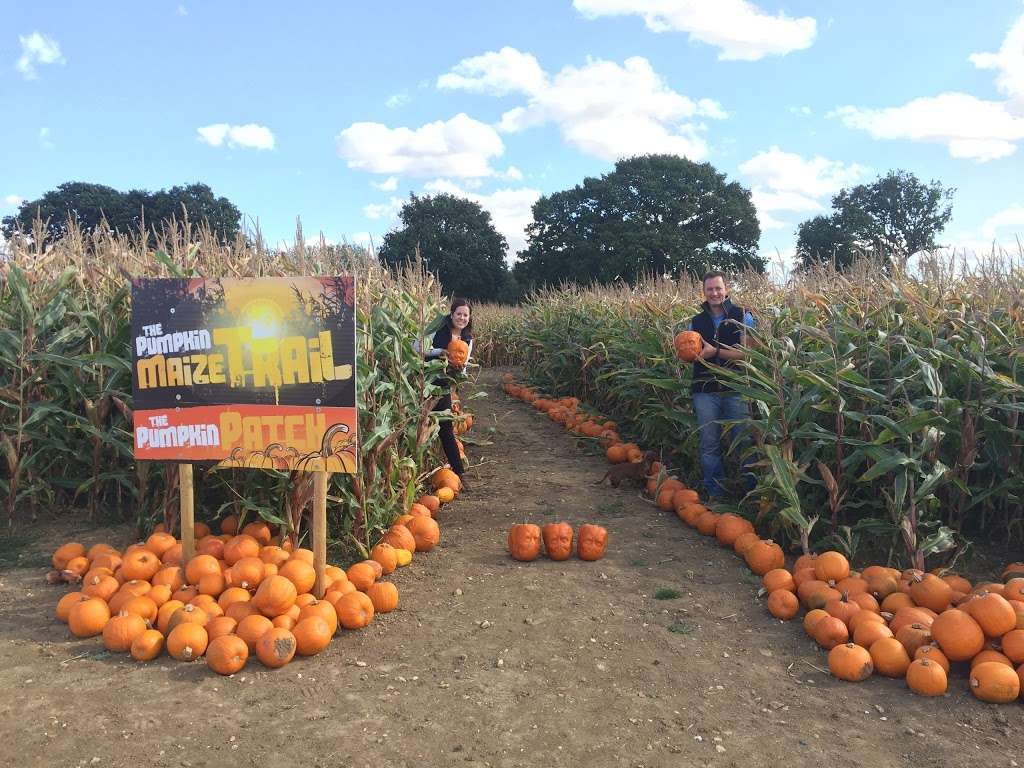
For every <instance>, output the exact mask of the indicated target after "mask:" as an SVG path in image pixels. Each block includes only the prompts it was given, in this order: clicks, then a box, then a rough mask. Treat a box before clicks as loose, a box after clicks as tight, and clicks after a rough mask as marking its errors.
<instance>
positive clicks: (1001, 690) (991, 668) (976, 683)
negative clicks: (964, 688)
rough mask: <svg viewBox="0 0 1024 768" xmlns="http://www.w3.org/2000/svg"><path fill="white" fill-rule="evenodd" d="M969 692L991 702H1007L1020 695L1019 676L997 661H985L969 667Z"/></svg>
mask: <svg viewBox="0 0 1024 768" xmlns="http://www.w3.org/2000/svg"><path fill="white" fill-rule="evenodd" d="M970 686H971V693H973V694H974V695H975V696H976V697H977V698H979V699H981V700H982V701H987V702H990V703H992V704H1009V703H1010V702H1011V701H1014V700H1015V699H1016V698H1017V696H1019V695H1020V678H1019V677H1018V676H1017V673H1016V672H1015V671H1014V670H1013V667H1008V666H1007V665H1005V664H1002V663H1000V662H998V661H986V662H984V663H983V664H978V665H977V666H975V667H973V668H972V669H971V682H970Z"/></svg>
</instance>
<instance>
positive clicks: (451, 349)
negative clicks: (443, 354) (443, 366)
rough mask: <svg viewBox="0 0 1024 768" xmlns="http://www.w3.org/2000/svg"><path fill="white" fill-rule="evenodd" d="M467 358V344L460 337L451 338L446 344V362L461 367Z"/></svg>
mask: <svg viewBox="0 0 1024 768" xmlns="http://www.w3.org/2000/svg"><path fill="white" fill-rule="evenodd" d="M468 359H469V344H467V343H466V342H464V341H463V340H462V339H452V340H451V341H450V342H449V344H448V362H449V363H451V364H452V365H454V366H455V367H456V368H463V367H465V365H466V361H467V360H468Z"/></svg>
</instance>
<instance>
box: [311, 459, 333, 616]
mask: <svg viewBox="0 0 1024 768" xmlns="http://www.w3.org/2000/svg"><path fill="white" fill-rule="evenodd" d="M328 477H329V476H328V474H327V473H326V472H317V473H316V474H314V475H313V531H312V534H313V568H314V569H315V570H316V583H315V584H314V585H313V597H315V598H316V599H317V600H320V599H322V598H323V596H324V592H325V591H326V588H327V582H326V577H325V575H324V570H325V569H326V568H327V479H328Z"/></svg>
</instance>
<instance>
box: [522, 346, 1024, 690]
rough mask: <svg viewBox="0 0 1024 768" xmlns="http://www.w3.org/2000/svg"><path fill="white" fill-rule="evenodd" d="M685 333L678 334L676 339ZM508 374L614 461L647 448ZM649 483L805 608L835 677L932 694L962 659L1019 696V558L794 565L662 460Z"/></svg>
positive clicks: (792, 606) (774, 607)
mask: <svg viewBox="0 0 1024 768" xmlns="http://www.w3.org/2000/svg"><path fill="white" fill-rule="evenodd" d="M690 342H692V339H689V338H686V337H683V338H678V339H677V347H680V346H686V345H687V344H689V343H690ZM691 346H692V344H691ZM680 356H681V357H682V355H680ZM504 384H505V387H504V389H505V392H506V393H507V394H509V395H511V396H513V397H516V398H519V399H521V400H523V401H524V402H527V403H530V404H532V405H533V406H534V407H535V408H537V409H538V410H541V411H545V412H547V414H548V416H549V418H551V420H552V421H556V422H559V423H562V424H564V425H565V426H566V427H567V428H568V429H571V430H572V431H574V432H576V433H577V434H580V435H583V436H586V437H594V438H598V439H599V440H601V441H602V445H603V446H604V447H605V449H606V457H607V459H608V461H609V462H610V463H612V464H616V463H620V462H624V461H631V462H639V461H641V460H642V456H643V451H642V450H641V449H640V448H639V447H638V446H636V445H635V444H625V443H622V441H621V440H620V439H619V435H618V433H617V431H616V425H615V424H614V422H605V423H600V420H599V419H595V418H588V417H586V416H585V415H582V414H580V413H579V412H578V407H579V401H578V400H576V398H561V399H557V400H552V399H547V398H544V397H541V396H540V394H539V393H537V392H536V391H535V390H533V389H531V388H530V387H523V386H520V385H518V384H517V383H516V382H515V380H514V378H512V377H511V376H510V375H506V377H505V382H504ZM646 491H647V493H648V494H649V495H650V496H651V498H653V499H654V503H655V504H656V505H657V506H658V508H660V509H662V510H664V511H666V512H674V513H675V514H676V515H677V516H678V517H679V518H680V519H681V520H682V521H683V522H685V523H686V524H687V525H690V526H691V527H693V528H696V529H697V530H698V531H699V532H700V533H702V534H704V535H705V536H713V537H715V539H716V540H717V541H718V542H719V543H720V544H721V545H722V546H724V547H731V548H732V549H733V550H734V551H735V552H736V554H737V555H739V556H740V557H742V558H743V559H744V560H745V562H746V564H747V566H748V567H749V568H750V570H751V571H753V572H754V573H755V574H756V575H758V576H760V577H761V578H762V584H763V592H764V594H766V595H767V596H768V599H767V605H768V610H769V611H770V612H771V614H772V615H773V616H775V617H776V618H779V619H781V620H784V621H786V620H789V619H793V618H795V617H796V616H797V615H798V613H799V612H800V609H801V607H802V608H804V609H806V611H807V613H806V614H805V616H804V629H805V631H806V632H807V634H808V635H809V636H810V637H811V638H813V639H814V640H815V642H817V643H818V645H820V646H821V647H822V648H824V649H826V650H828V651H829V657H828V663H829V670H830V671H831V673H832V674H833V675H835V676H836V677H837V678H840V679H842V680H851V681H860V680H865V679H867V678H868V677H870V676H871V675H872V674H874V673H875V672H877V673H878V674H880V675H883V676H886V677H895V678H902V679H904V680H906V683H907V685H908V687H909V688H910V689H911V690H913V691H914V692H915V693H919V694H921V695H925V696H939V695H942V694H943V693H945V692H946V690H947V688H948V680H949V677H950V675H951V674H952V673H955V672H957V671H958V665H959V667H966V668H967V672H968V675H967V676H968V680H969V687H970V690H971V692H972V693H973V694H974V695H975V696H976V697H977V698H979V699H981V700H983V701H987V702H994V703H1010V702H1012V701H1015V700H1016V699H1018V698H1019V697H1024V563H1013V564H1011V565H1010V566H1008V567H1007V568H1006V569H1005V570H1004V572H1003V582H1002V583H997V582H986V583H981V584H978V585H972V584H971V583H970V582H969V581H968V580H967V579H965V578H964V577H962V576H958V575H955V574H952V573H943V572H941V571H937V572H934V573H925V572H923V571H920V570H917V569H908V570H904V571H900V570H898V569H895V568H887V567H884V566H880V565H872V566H868V567H867V568H865V569H864V570H863V571H861V572H859V573H858V572H856V571H852V570H851V569H850V564H849V562H848V561H847V559H846V557H845V556H844V555H843V554H842V553H839V552H824V553H822V554H820V555H813V554H807V555H802V556H801V557H799V558H798V559H797V560H796V562H795V563H794V566H793V568H792V570H789V569H787V568H786V557H785V552H783V550H782V547H780V546H779V545H778V544H776V543H775V542H773V541H771V540H769V539H762V538H761V537H760V536H759V535H758V533H757V532H756V531H755V530H754V526H753V525H752V524H751V522H750V521H749V520H747V519H745V518H743V517H740V516H739V515H735V514H732V513H725V514H719V513H717V512H714V511H712V510H710V509H708V508H707V507H705V506H704V505H703V504H701V503H700V497H699V494H698V493H697V491H695V490H693V489H691V488H687V487H686V486H685V484H684V483H683V482H682V481H680V480H679V479H678V478H676V477H672V476H670V475H668V474H667V472H666V470H665V467H663V466H662V465H661V464H660V463H659V462H654V464H652V466H651V469H650V473H649V475H648V478H647V484H646Z"/></svg>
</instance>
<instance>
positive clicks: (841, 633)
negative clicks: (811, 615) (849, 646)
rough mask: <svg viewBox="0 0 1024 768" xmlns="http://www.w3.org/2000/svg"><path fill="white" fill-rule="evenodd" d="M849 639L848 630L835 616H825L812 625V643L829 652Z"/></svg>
mask: <svg viewBox="0 0 1024 768" xmlns="http://www.w3.org/2000/svg"><path fill="white" fill-rule="evenodd" d="M849 639H850V630H849V629H847V628H846V625H845V624H843V622H842V621H840V620H839V619H837V618H836V617H835V616H828V615H826V616H825V618H823V619H820V620H819V621H818V622H817V623H816V624H815V625H814V642H816V643H817V644H818V645H820V646H821V647H822V648H824V649H825V650H826V651H830V650H832V649H833V648H835V647H836V646H837V645H841V644H842V643H845V642H847V641H848V640H849Z"/></svg>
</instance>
